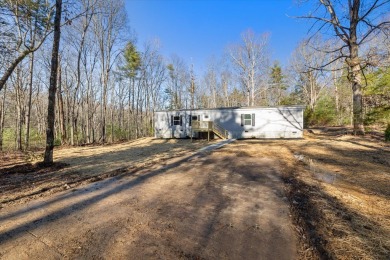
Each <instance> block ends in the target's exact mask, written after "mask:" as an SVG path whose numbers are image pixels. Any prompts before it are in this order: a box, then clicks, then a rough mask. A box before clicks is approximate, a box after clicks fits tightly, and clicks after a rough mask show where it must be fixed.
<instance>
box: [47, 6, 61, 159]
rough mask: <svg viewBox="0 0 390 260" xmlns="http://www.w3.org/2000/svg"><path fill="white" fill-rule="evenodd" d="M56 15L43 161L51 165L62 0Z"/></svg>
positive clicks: (57, 7)
mask: <svg viewBox="0 0 390 260" xmlns="http://www.w3.org/2000/svg"><path fill="white" fill-rule="evenodd" d="M55 10H56V11H55V17H54V38H53V50H52V56H51V72H50V85H49V98H48V101H49V103H48V107H47V129H46V150H45V156H44V159H43V163H44V164H45V165H50V164H52V163H53V149H54V131H55V129H54V121H55V102H56V90H57V72H58V51H59V48H60V39H61V13H62V0H56V9H55Z"/></svg>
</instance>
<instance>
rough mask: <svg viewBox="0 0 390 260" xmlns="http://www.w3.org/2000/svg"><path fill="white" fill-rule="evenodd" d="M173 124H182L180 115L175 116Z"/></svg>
mask: <svg viewBox="0 0 390 260" xmlns="http://www.w3.org/2000/svg"><path fill="white" fill-rule="evenodd" d="M173 125H180V116H174V117H173Z"/></svg>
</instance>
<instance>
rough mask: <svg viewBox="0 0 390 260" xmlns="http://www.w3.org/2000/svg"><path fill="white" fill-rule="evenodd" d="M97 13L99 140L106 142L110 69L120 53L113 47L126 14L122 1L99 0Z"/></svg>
mask: <svg viewBox="0 0 390 260" xmlns="http://www.w3.org/2000/svg"><path fill="white" fill-rule="evenodd" d="M97 8H98V10H99V12H97V13H96V15H94V17H93V25H94V34H95V37H96V40H97V42H98V47H99V51H100V67H101V75H100V78H101V86H102V93H101V100H102V102H101V131H102V132H101V140H102V143H105V142H106V116H107V115H106V114H107V100H108V87H109V83H110V75H111V69H112V67H113V65H114V63H115V61H116V58H117V57H118V55H119V53H120V49H119V48H115V46H116V45H117V44H118V43H119V42H120V41H121V38H120V36H121V32H122V31H123V29H125V26H126V13H125V8H124V2H123V1H122V0H99V1H98V4H97Z"/></svg>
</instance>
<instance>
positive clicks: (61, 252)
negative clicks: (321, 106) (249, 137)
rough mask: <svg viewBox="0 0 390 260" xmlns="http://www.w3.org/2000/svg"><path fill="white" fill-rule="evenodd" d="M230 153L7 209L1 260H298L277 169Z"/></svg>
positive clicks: (0, 217)
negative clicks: (65, 259)
mask: <svg viewBox="0 0 390 260" xmlns="http://www.w3.org/2000/svg"><path fill="white" fill-rule="evenodd" d="M229 146H230V145H229ZM229 146H228V147H229ZM228 147H226V148H221V149H220V150H216V151H214V152H204V153H202V154H198V155H195V156H192V157H189V158H188V157H177V158H175V159H170V160H168V161H166V162H165V163H164V165H154V166H150V167H147V168H144V169H142V170H139V171H135V172H132V173H129V172H123V173H121V174H120V175H118V176H116V177H113V178H108V179H104V180H102V181H99V182H94V183H90V184H88V185H85V186H79V187H77V188H73V189H69V190H67V191H63V192H60V193H57V194H55V195H52V196H49V197H43V198H39V199H36V200H34V201H30V202H28V203H25V204H22V205H17V204H16V205H9V206H7V207H6V208H3V209H1V211H0V223H1V226H0V258H2V259H42V258H46V259H56V258H71V259H73V258H76V259H77V258H79V259H86V258H87V259H103V258H105V259H107V258H108V259H239V258H240V259H294V258H295V256H296V251H297V243H298V242H297V239H296V236H295V233H294V232H293V226H292V221H291V216H290V214H289V207H288V202H287V198H286V197H284V194H285V192H284V184H283V182H282V181H281V178H280V174H281V173H280V163H279V161H278V160H277V159H275V158H273V157H267V156H263V157H261V158H256V157H248V156H239V154H240V152H244V151H245V145H244V146H240V145H238V146H235V147H234V151H233V152H232V150H230V149H229V148H228Z"/></svg>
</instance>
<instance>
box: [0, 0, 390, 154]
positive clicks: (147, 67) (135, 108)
mask: <svg viewBox="0 0 390 260" xmlns="http://www.w3.org/2000/svg"><path fill="white" fill-rule="evenodd" d="M55 2H56V1H52V0H23V1H13V0H0V13H1V16H0V23H1V29H0V35H1V36H0V77H1V80H0V149H1V150H9V149H16V150H28V149H33V148H43V147H44V146H45V145H44V144H45V140H46V135H45V133H46V129H47V126H48V114H47V112H48V93H49V86H51V85H52V84H53V82H50V75H53V74H51V68H53V66H52V64H53V60H51V57H52V47H53V38H54V36H55V34H54V35H53V30H54V16H55V11H56V7H55ZM57 2H58V1H57ZM341 5H342V4H340V3H333V2H332V1H326V0H321V1H319V2H318V8H317V9H316V10H317V11H316V12H312V13H311V14H310V15H307V16H302V17H300V18H305V19H309V20H313V22H314V25H313V27H312V30H311V31H310V32H309V35H308V38H307V39H302V42H301V43H300V44H299V45H298V46H297V47H296V49H295V51H294V52H293V53H292V55H291V58H290V62H289V64H287V65H285V66H282V65H281V64H280V63H279V62H278V61H276V60H274V59H273V57H272V55H271V53H272V52H271V49H272V46H270V44H269V38H270V37H272V35H269V34H260V35H259V34H257V33H255V32H253V31H251V30H247V31H245V32H243V33H242V35H241V40H240V41H239V42H237V43H236V44H233V45H229V46H227V47H226V51H225V55H224V56H223V57H213V58H211V59H210V60H209V62H208V64H207V66H206V68H205V69H204V71H205V72H204V73H203V74H199V73H198V72H196V71H194V69H193V66H192V64H191V61H188V60H185V59H183V58H181V57H179V56H177V55H172V56H171V57H165V56H163V55H162V54H161V52H160V42H159V40H158V39H156V40H153V41H149V42H146V43H139V42H137V39H136V36H135V34H136V33H135V32H134V31H133V30H132V29H131V27H130V25H129V23H128V17H127V14H126V11H125V6H124V1H120V0H118V1H116V0H69V1H63V7H62V20H61V39H60V41H61V44H60V46H59V55H58V68H57V69H56V74H57V76H56V79H55V81H56V84H57V87H56V88H54V89H55V93H54V94H55V96H54V98H55V99H56V102H55V111H54V113H55V119H54V118H53V120H54V126H55V127H54V136H55V138H54V145H62V144H69V145H84V144H91V143H107V142H108V143H113V142H117V141H121V140H131V139H136V138H139V137H144V136H151V135H153V113H154V111H157V110H162V109H181V108H214V107H230V106H247V105H248V106H257V105H260V106H279V105H294V104H304V105H306V106H307V109H306V112H305V121H306V124H307V125H310V126H312V125H347V126H348V125H353V126H354V129H355V133H357V134H359V133H360V134H361V133H364V131H365V129H364V128H363V124H364V125H365V127H366V129H369V127H379V128H380V129H382V130H383V129H384V127H386V124H388V123H389V121H390V77H389V75H390V55H389V54H390V40H389V38H388V37H389V16H388V8H389V2H388V1H359V0H353V1H352V0H351V1H348V3H347V4H343V5H345V6H341Z"/></svg>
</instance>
